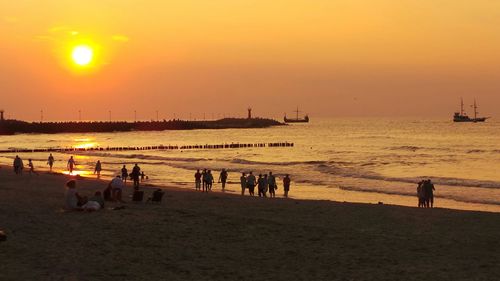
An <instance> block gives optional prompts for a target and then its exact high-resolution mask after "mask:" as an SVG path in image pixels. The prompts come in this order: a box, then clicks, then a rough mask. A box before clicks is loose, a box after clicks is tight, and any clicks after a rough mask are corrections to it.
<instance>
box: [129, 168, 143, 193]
mask: <svg viewBox="0 0 500 281" xmlns="http://www.w3.org/2000/svg"><path fill="white" fill-rule="evenodd" d="M131 175H132V179H133V180H134V188H135V189H136V190H137V189H139V177H140V176H141V168H139V165H137V163H135V166H134V168H132V173H131Z"/></svg>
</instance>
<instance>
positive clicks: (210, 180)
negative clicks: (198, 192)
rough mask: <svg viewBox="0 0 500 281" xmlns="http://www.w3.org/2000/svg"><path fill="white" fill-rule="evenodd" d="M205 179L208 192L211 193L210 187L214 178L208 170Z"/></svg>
mask: <svg viewBox="0 0 500 281" xmlns="http://www.w3.org/2000/svg"><path fill="white" fill-rule="evenodd" d="M207 175H208V176H207V179H208V187H207V188H208V190H210V191H212V185H213V183H214V176H213V175H212V171H211V170H208V171H207Z"/></svg>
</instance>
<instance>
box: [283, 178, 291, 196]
mask: <svg viewBox="0 0 500 281" xmlns="http://www.w3.org/2000/svg"><path fill="white" fill-rule="evenodd" d="M291 181H292V180H291V179H290V176H289V175H288V174H287V175H286V176H285V177H284V178H283V190H284V191H285V194H284V195H285V197H286V198H288V191H290V182H291Z"/></svg>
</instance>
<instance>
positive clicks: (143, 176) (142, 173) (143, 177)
mask: <svg viewBox="0 0 500 281" xmlns="http://www.w3.org/2000/svg"><path fill="white" fill-rule="evenodd" d="M145 178H146V174H145V173H144V171H142V172H141V182H143V181H144V179H145Z"/></svg>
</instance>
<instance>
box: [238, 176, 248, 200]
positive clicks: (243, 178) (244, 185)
mask: <svg viewBox="0 0 500 281" xmlns="http://www.w3.org/2000/svg"><path fill="white" fill-rule="evenodd" d="M240 183H241V195H245V189H246V188H247V177H246V174H245V173H241V177H240Z"/></svg>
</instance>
